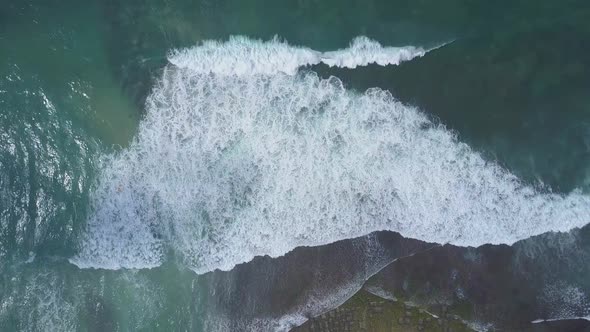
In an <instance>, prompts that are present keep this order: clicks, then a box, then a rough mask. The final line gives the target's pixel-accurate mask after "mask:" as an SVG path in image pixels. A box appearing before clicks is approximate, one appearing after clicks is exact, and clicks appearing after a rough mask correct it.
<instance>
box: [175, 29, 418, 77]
mask: <svg viewBox="0 0 590 332" xmlns="http://www.w3.org/2000/svg"><path fill="white" fill-rule="evenodd" d="M426 52H427V51H426V50H424V49H423V48H420V47H414V46H407V47H383V46H381V44H379V43H378V42H376V41H374V40H371V39H369V38H367V37H357V38H355V39H354V40H353V41H352V42H351V43H350V46H349V47H348V48H345V49H342V50H337V51H330V52H324V53H322V52H319V51H314V50H312V49H310V48H307V47H297V46H291V45H289V44H287V43H286V42H283V41H281V40H279V39H278V38H277V37H275V38H274V39H272V40H270V41H268V42H263V41H261V40H256V39H249V38H246V37H242V36H235V37H231V38H230V39H229V41H227V42H219V41H214V40H209V41H204V42H202V43H201V44H200V45H198V46H195V47H193V48H190V49H183V50H175V51H173V52H171V54H170V56H169V58H168V60H169V61H170V63H172V64H174V65H175V66H177V67H180V68H190V69H191V70H193V71H195V72H199V73H214V74H218V75H252V74H256V73H257V74H267V75H268V74H275V73H279V72H280V73H284V74H288V75H295V74H296V73H297V70H298V69H299V68H300V67H303V66H308V65H317V64H319V63H324V64H326V65H328V66H330V67H333V66H336V67H346V68H356V67H357V66H366V65H368V64H371V63H375V64H378V65H381V66H386V65H398V64H400V63H401V62H403V61H408V60H411V59H413V58H415V57H420V56H423V55H424V54H426Z"/></svg>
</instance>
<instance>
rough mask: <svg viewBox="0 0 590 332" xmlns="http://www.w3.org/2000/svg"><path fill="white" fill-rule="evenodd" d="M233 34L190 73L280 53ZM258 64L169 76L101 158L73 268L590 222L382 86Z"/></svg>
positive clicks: (234, 259) (474, 239) (504, 237)
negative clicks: (382, 234)
mask: <svg viewBox="0 0 590 332" xmlns="http://www.w3.org/2000/svg"><path fill="white" fill-rule="evenodd" d="M234 40H235V39H234ZM241 43H242V44H238V45H236V44H235V42H232V41H230V42H229V43H226V44H219V43H215V42H205V43H204V44H203V47H204V49H199V48H196V49H192V50H187V51H183V53H182V54H184V55H185V56H186V57H189V55H190V57H192V60H191V61H194V65H195V66H197V67H198V66H205V65H204V64H207V63H210V61H212V60H211V58H212V57H214V56H213V55H214V54H215V52H221V53H223V52H226V53H227V54H238V53H239V52H240V50H242V51H244V54H242V55H241V58H242V59H244V61H246V62H248V63H251V64H253V65H254V66H256V64H258V63H262V62H263V60H262V59H259V58H257V57H260V56H262V57H264V58H265V59H266V58H267V57H268V54H267V53H265V52H268V53H272V52H275V51H273V50H275V47H276V43H275V42H274V41H272V42H270V43H269V44H268V47H269V49H268V50H265V51H264V52H262V53H261V52H254V53H252V52H251V49H253V48H258V49H261V48H264V47H265V46H264V45H267V44H262V43H259V42H256V41H253V42H252V43H253V45H254V46H252V48H248V47H245V46H243V43H245V40H242V41H241ZM215 45H217V46H215ZM214 46H215V47H219V48H220V49H216V48H215V47H214ZM233 47H235V48H237V49H231V48H233ZM286 47H287V46H281V48H279V49H277V50H276V52H278V53H279V54H274V53H272V56H270V58H273V57H275V56H276V57H280V54H282V53H281V52H286ZM177 54H181V53H177ZM291 56H292V55H290V54H289V55H288V57H287V60H289V59H291V58H290V57H291ZM221 59H222V60H223V59H226V58H224V57H221ZM287 62H288V61H287ZM173 63H174V62H173ZM273 65H276V64H273ZM199 68H201V67H199ZM202 68H205V67H202ZM224 68H225V67H224ZM239 71H240V72H241V73H245V71H244V70H242V69H239ZM256 73H257V74H252V75H225V74H226V73H225V72H222V73H221V74H219V73H218V72H217V71H215V70H213V71H211V72H204V71H203V70H194V68H193V67H188V68H187V67H186V66H182V67H177V66H169V67H167V68H166V69H165V70H164V73H163V77H162V79H161V80H160V82H159V83H158V85H157V86H156V87H155V88H154V90H153V93H152V95H151V96H150V97H149V98H148V102H147V112H146V116H145V119H144V120H143V121H142V123H141V125H140V129H139V132H138V134H137V136H136V138H135V139H134V141H133V142H132V144H131V145H130V147H129V148H127V149H125V150H123V151H121V152H120V153H118V154H116V155H113V156H109V157H108V158H106V160H105V163H104V169H103V174H102V177H101V180H100V182H99V183H98V185H97V188H96V190H95V192H94V194H93V197H92V199H93V204H92V211H93V215H92V216H91V218H90V219H89V221H88V228H87V231H86V234H85V236H84V237H83V241H82V243H81V250H80V252H79V254H78V256H77V257H75V258H74V259H72V262H74V263H76V264H78V265H79V266H82V267H102V268H120V267H133V268H141V267H152V266H156V265H158V264H160V263H161V261H162V260H163V259H164V258H163V256H164V252H167V253H168V252H172V253H174V255H176V256H177V257H179V258H180V259H181V260H182V261H183V262H184V263H185V264H187V265H188V266H190V267H191V268H192V269H194V270H195V271H197V272H199V273H202V272H207V271H211V270H214V269H223V270H227V269H231V268H232V267H233V266H234V265H235V264H238V263H242V262H246V261H249V260H251V259H252V258H253V257H254V256H256V255H270V256H279V255H283V254H285V253H286V252H288V251H290V250H292V249H293V248H295V247H297V246H313V245H321V244H327V243H330V242H334V241H336V240H341V239H345V238H352V237H357V236H361V235H364V234H367V233H370V232H373V231H377V230H391V231H396V232H400V233H401V234H402V235H404V236H406V237H411V238H417V239H421V240H425V241H432V242H438V243H453V244H456V245H461V246H479V245H482V244H485V243H494V244H499V243H506V244H511V243H513V242H515V241H517V240H520V239H523V238H526V237H529V236H532V235H536V234H540V233H544V232H548V231H567V230H570V229H571V228H574V227H579V226H582V225H584V224H586V223H587V222H588V221H589V220H590V204H589V203H590V200H589V199H588V197H586V196H584V195H582V194H580V193H578V192H573V193H570V194H568V195H559V194H554V193H548V192H539V191H538V190H536V189H534V188H532V187H530V186H527V185H525V184H523V183H521V182H520V181H519V179H517V178H516V177H515V176H514V175H512V174H510V173H509V172H508V171H506V170H504V169H502V168H501V167H499V166H498V165H497V164H495V163H493V162H488V161H486V160H484V159H482V157H481V156H480V155H479V154H477V153H475V152H474V151H472V150H471V149H470V148H469V146H467V145H466V144H464V143H461V142H459V141H458V140H457V139H456V137H455V135H454V134H453V133H452V132H451V131H449V130H447V129H446V128H445V127H443V126H441V125H436V124H434V123H432V122H431V121H430V120H429V119H428V118H427V117H426V116H425V115H424V114H422V113H421V112H420V111H418V110H417V109H415V108H412V107H408V106H405V105H402V104H401V103H399V102H398V101H396V100H395V99H394V98H393V97H392V96H391V95H390V94H389V93H388V92H384V91H382V90H379V89H371V90H368V91H367V92H365V93H362V94H361V93H356V92H354V91H347V90H346V89H345V88H344V87H343V85H342V83H341V82H340V80H338V79H337V78H334V77H332V78H330V79H327V80H322V79H320V78H318V77H317V75H316V74H314V73H310V72H306V73H298V74H296V75H285V74H282V73H272V72H271V71H266V70H262V72H259V71H256Z"/></svg>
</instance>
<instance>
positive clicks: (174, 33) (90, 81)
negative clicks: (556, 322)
mask: <svg viewBox="0 0 590 332" xmlns="http://www.w3.org/2000/svg"><path fill="white" fill-rule="evenodd" d="M588 22H590V6H589V5H588V4H586V3H584V2H583V1H567V2H563V1H562V2H557V1H535V2H533V1H524V0H523V1H502V2H494V3H491V2H490V3H488V2H483V1H452V2H446V3H444V4H443V3H440V2H438V1H419V2H417V1H369V2H367V1H350V2H347V3H342V2H341V1H322V2H317V1H297V2H277V1H255V2H251V3H245V2H243V1H216V2H210V1H198V2H193V1H164V0H160V1H116V0H109V1H107V0H105V1H86V2H80V1H29V2H26V3H22V2H21V1H10V0H5V1H4V2H3V3H2V4H1V5H0V59H1V60H2V61H1V62H0V197H1V198H0V231H1V234H0V272H1V273H0V280H1V286H0V330H6V331H11V330H23V331H45V330H55V331H72V330H80V331H88V330H93V331H94V330H96V331H109V330H112V331H128V330H162V331H168V330H275V329H286V328H288V327H289V326H291V325H294V324H298V323H301V322H302V320H303V319H305V317H306V316H310V315H314V314H318V313H320V312H321V311H322V310H325V309H328V308H330V307H332V306H334V305H336V304H338V303H339V302H341V301H343V300H344V299H346V297H347V296H350V295H351V293H352V292H353V291H354V290H355V289H356V288H358V287H360V285H361V284H362V282H363V281H364V280H365V279H366V278H367V277H368V276H369V275H370V274H372V273H374V272H376V271H377V270H378V269H380V268H381V267H383V266H384V265H385V264H386V263H387V262H389V261H391V260H392V259H393V258H395V257H399V256H402V255H407V254H409V253H410V252H413V251H418V250H423V249H425V248H426V247H429V245H426V244H423V243H422V244H421V243H419V242H417V241H415V242H412V241H410V240H403V241H407V242H403V241H402V240H400V239H398V238H395V239H390V238H383V237H382V236H376V235H373V236H368V237H363V238H361V239H357V240H355V241H357V242H354V241H353V242H351V243H352V244H350V243H348V242H346V240H347V239H350V238H357V237H360V236H365V235H366V234H369V233H371V232H373V231H380V230H388V231H394V232H400V233H401V234H402V235H404V236H406V237H408V238H415V239H418V240H425V241H430V242H440V243H446V242H450V243H454V244H458V245H473V246H477V245H481V244H484V243H494V244H500V243H505V244H509V245H511V244H512V243H513V242H515V241H517V240H520V239H526V238H528V237H530V236H532V235H537V234H539V233H543V232H545V231H549V230H559V231H565V232H567V231H569V230H570V229H572V228H577V227H580V226H583V225H585V224H586V223H587V222H588V210H589V208H590V206H589V205H588V198H587V196H586V195H587V194H586V193H587V190H588V184H589V182H588V181H589V180H588V179H589V178H588V167H587V165H588V162H589V159H590V136H589V133H590V132H589V129H590V127H589V125H590V122H589V121H590V98H589V97H588V93H587V91H588V88H589V87H590V79H588V77H590V76H589V75H588V74H590V61H589V60H588V57H587V51H588V46H587V41H588V40H590V23H588ZM238 35H240V36H245V38H250V39H246V41H245V42H244V43H245V44H246V45H251V44H255V43H257V42H256V39H261V40H263V41H267V42H266V43H264V42H261V44H260V45H261V46H260V47H261V49H262V50H263V51H262V53H261V54H263V56H262V57H261V56H260V54H258V53H256V51H255V50H254V51H249V52H250V53H248V52H246V53H235V54H239V56H238V57H237V59H238V60H236V61H238V62H235V63H238V64H239V61H241V60H244V59H246V60H248V61H250V62H248V66H252V63H253V62H252V61H254V60H253V59H259V60H260V59H261V60H260V63H261V64H262V65H266V64H267V63H268V62H271V61H270V60H269V59H272V57H273V56H275V55H274V54H275V53H272V52H275V50H274V49H273V50H272V52H271V51H268V47H269V45H275V44H272V43H273V42H272V41H270V40H272V38H273V37H274V36H278V37H279V38H280V39H279V40H278V41H277V40H275V42H276V43H279V45H283V44H281V43H288V45H291V46H288V47H287V46H285V47H286V50H287V51H286V52H287V53H285V54H290V53H293V52H299V51H300V50H301V48H296V47H295V46H301V47H306V49H304V51H302V52H304V53H305V52H307V51H309V50H310V49H311V50H314V52H315V51H317V52H327V51H334V50H337V49H344V48H346V47H347V46H348V45H349V43H351V41H352V40H353V39H354V38H356V37H358V36H367V37H368V38H370V39H371V40H374V41H377V42H379V43H380V44H381V45H383V46H384V47H385V46H400V47H401V46H408V45H412V46H415V47H418V48H422V49H424V50H430V49H432V48H435V47H439V46H441V45H444V46H442V47H440V48H436V49H434V50H431V51H429V52H427V53H425V54H420V55H423V56H420V55H418V56H416V57H415V58H412V59H410V58H408V59H406V60H408V61H405V62H403V63H401V64H399V65H388V66H383V65H377V64H372V65H368V66H361V67H357V68H354V69H352V68H338V67H328V66H327V65H325V64H318V63H317V61H316V62H314V61H308V62H297V63H296V66H295V68H299V73H298V74H297V75H294V76H291V75H284V74H282V73H280V74H277V73H275V72H274V71H275V70H276V69H277V68H278V69H280V70H284V69H285V68H286V67H287V60H285V58H278V57H277V59H279V60H277V61H278V63H279V65H278V66H277V65H276V64H275V67H272V66H270V67H268V68H270V69H269V70H271V71H273V72H272V73H271V74H269V73H266V74H264V75H266V76H264V75H262V76H256V75H258V74H253V75H252V76H248V75H246V76H244V77H242V78H227V77H225V76H223V74H222V73H221V72H214V73H210V72H207V73H202V72H198V70H197V69H195V67H198V66H199V64H202V63H205V62H204V61H205V60H206V58H203V57H202V56H201V57H198V56H196V55H195V54H198V49H197V50H196V51H195V50H193V51H188V53H187V54H188V55H189V56H188V57H187V59H188V60H186V62H183V65H180V64H179V63H173V64H171V63H170V62H174V61H172V60H170V61H169V58H173V57H171V56H170V54H171V53H170V52H171V51H172V50H173V49H181V48H186V47H192V46H195V45H199V43H201V42H203V41H206V40H221V41H227V40H228V39H229V38H230V36H238ZM268 41H270V42H268ZM284 45H286V44H284ZM224 47H225V49H226V50H228V51H227V52H229V53H226V54H230V56H231V55H232V54H234V53H232V52H238V51H239V48H236V47H234V46H232V44H231V43H230V44H222V45H221V46H219V45H218V46H215V47H213V48H212V50H213V51H216V50H220V49H223V48H224ZM307 48H308V49H307ZM236 50H238V51H236ZM264 52H267V53H264ZM268 52H270V53H268ZM310 52H311V51H310ZM346 52H347V51H344V52H343V54H349V53H346ZM396 52H397V51H396ZM312 53H313V52H312ZM312 53H309V54H311V55H309V54H308V53H305V54H308V55H306V56H309V57H310V59H312V58H313V56H315V55H314V54H316V53H313V54H312ZM328 54H329V53H328ZM388 54H389V55H391V54H390V53H388ZM223 56H224V55H223V53H217V54H216V56H215V59H216V61H213V62H212V63H213V65H209V67H207V68H205V70H210V68H212V67H214V65H215V64H216V63H223V61H222V60H223V59H224V58H223ZM256 56H257V57H258V58H256ZM322 56H324V57H326V56H328V55H326V53H322ZM330 56H334V55H330ZM235 63H234V64H235ZM183 66H184V67H183ZM236 66H237V65H236ZM185 67H186V68H185ZM224 68H227V67H224ZM229 68H230V71H231V70H235V68H234V67H232V65H230V66H229ZM265 68H267V67H265ZM208 75H209V76H208ZM330 76H335V77H338V78H339V79H336V78H332V79H329V77H330ZM320 78H326V80H321V79H320ZM269 87H274V88H275V90H272V89H270V88H269ZM375 87H377V88H380V89H383V90H384V91H388V92H389V93H391V96H390V95H387V94H386V93H385V92H383V93H381V94H380V93H377V94H376V95H374V94H371V93H368V94H363V93H364V91H365V90H367V89H369V88H375ZM199 89H200V90H199ZM305 89H307V90H305ZM179 91H182V93H185V92H186V91H189V92H186V94H182V93H180V92H179ZM191 91H193V92H194V91H199V92H198V93H193V92H191ZM318 91H319V92H318ZM373 91H374V90H373ZM246 93H247V94H246ZM204 96H206V97H204ZM244 96H246V97H244ZM146 98H147V104H146ZM240 98H243V99H240ZM394 99H395V100H394ZM293 105H296V106H293ZM166 110H173V111H172V112H167V111H166ZM228 110H229V111H228ZM302 110H303V111H302ZM290 112H291V113H290ZM211 114H213V115H215V118H214V117H213V116H211ZM285 114H292V115H293V118H291V117H286V116H285ZM215 119H216V120H215ZM173 134H174V135H173ZM326 140H328V141H326ZM269 142H271V143H272V144H271V143H269ZM277 142H278V143H277ZM273 144H275V145H273ZM277 147H279V148H277ZM219 151H221V152H219ZM307 161H313V162H307ZM392 170H394V171H392ZM307 183H311V185H307ZM266 193H270V194H266ZM124 195H125V196H124ZM122 197H123V198H122ZM487 202H492V203H489V204H488V203H487ZM445 206H447V207H448V206H451V207H452V208H451V209H449V208H447V207H445ZM457 211H463V214H459V212H457ZM455 212H457V213H456V214H455ZM466 225H467V226H468V227H466ZM390 236H392V235H390ZM337 240H344V241H345V243H344V244H336V245H331V246H330V245H329V243H332V242H334V241H337ZM552 241H553V240H552ZM550 242H551V241H549V240H547V239H545V238H544V237H540V238H534V239H532V240H526V242H524V244H519V245H518V246H517V247H515V248H517V250H518V251H519V252H522V254H521V255H519V256H517V258H510V259H514V261H516V260H523V258H522V257H532V258H530V261H527V264H531V266H533V268H530V270H532V271H535V273H534V275H531V277H530V278H531V279H532V280H533V281H534V282H533V284H535V285H539V286H538V290H537V291H532V293H531V294H529V295H527V296H523V300H522V301H524V302H525V303H528V304H529V306H530V307H534V308H536V309H534V310H522V315H523V317H525V316H526V317H527V318H526V319H529V318H530V320H533V319H537V318H543V319H550V318H573V317H585V316H586V317H587V316H590V306H589V304H588V303H590V299H589V298H588V295H587V294H588V292H589V290H590V285H589V284H588V281H587V278H585V276H586V275H587V272H588V271H587V262H586V260H585V257H587V255H588V252H590V249H588V246H587V243H588V237H587V230H585V231H584V230H583V231H578V230H575V231H573V232H570V233H566V234H565V235H563V236H562V237H556V240H555V242H556V243H557V244H555V245H553V244H552V245H547V243H550ZM347 243H348V244H347ZM551 243H553V242H551ZM318 245H327V246H325V247H320V248H318V249H309V250H311V251H310V252H307V251H305V250H308V249H298V250H295V251H294V252H292V253H291V254H290V255H287V256H286V257H283V258H275V259H272V258H269V257H268V256H272V257H277V256H282V255H284V254H286V253H287V252H289V251H291V250H293V249H294V248H296V247H300V246H318ZM322 248H323V249H322ZM555 248H561V249H559V250H558V249H555ZM314 250H315V251H314ZM255 256H265V257H264V258H260V257H259V258H255V259H254V260H253V261H252V262H250V261H251V260H252V259H253V258H254V257H255ZM505 256H506V257H512V256H510V254H506V255H505ZM544 256H547V257H552V261H554V262H556V263H555V264H549V263H547V262H546V261H543V259H539V258H538V257H544ZM330 261H334V262H339V264H337V265H336V264H334V265H330V264H328V263H327V262H330ZM309 262H314V263H313V264H310V263H309ZM306 264H309V265H310V266H312V267H311V268H310V269H309V270H304V271H300V270H301V269H300V268H299V267H300V266H303V265H306ZM236 265H237V267H234V266H236ZM343 266H344V268H343ZM431 268H432V269H433V271H437V269H438V271H443V270H444V268H445V267H437V266H436V264H434V265H433V266H432V267H431ZM512 268H513V269H514V270H515V271H516V272H515V275H521V274H525V275H526V273H525V272H523V271H528V269H529V267H527V268H523V267H522V265H519V264H516V263H514V265H513V266H512ZM217 269H221V270H226V271H225V272H221V271H218V270H217ZM519 269H522V270H519ZM216 270H217V271H216ZM213 271H215V272H213ZM297 280H299V281H297ZM515 280H517V281H516V282H515V285H514V286H512V287H519V284H518V283H519V282H520V283H523V282H525V281H523V280H524V279H518V278H516V279H515ZM544 286H547V287H544ZM547 289H549V291H548V290H547ZM555 289H557V291H556V290H555ZM572 289H573V290H574V291H572ZM559 290H564V291H565V290H567V291H571V292H574V293H575V294H577V295H576V296H577V297H576V299H577V301H574V302H571V301H570V302H571V303H570V302H567V301H565V302H564V300H563V299H561V298H559V296H557V297H556V296H555V295H554V294H555V293H559ZM548 294H549V295H548ZM551 294H553V295H551ZM551 296H553V297H551ZM564 303H565V304H564ZM302 308H304V309H302ZM564 308H565V309H564ZM529 316H530V317H529ZM486 319H489V316H486ZM494 319H500V318H494ZM530 320H529V321H530ZM489 323H491V324H509V322H508V323H506V322H499V321H493V320H492V321H490V322H489Z"/></svg>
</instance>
